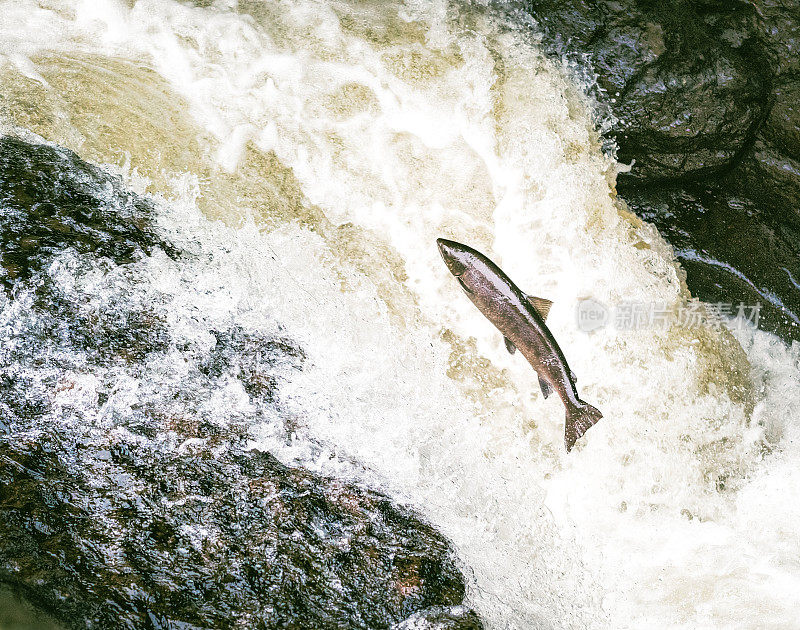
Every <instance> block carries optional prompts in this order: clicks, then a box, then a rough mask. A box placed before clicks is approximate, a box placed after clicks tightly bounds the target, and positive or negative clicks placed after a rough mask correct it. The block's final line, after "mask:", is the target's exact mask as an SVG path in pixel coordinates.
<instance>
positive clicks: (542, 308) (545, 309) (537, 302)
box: [525, 295, 553, 321]
mask: <svg viewBox="0 0 800 630" xmlns="http://www.w3.org/2000/svg"><path fill="white" fill-rule="evenodd" d="M525 297H527V298H528V302H529V303H530V305H531V306H532V307H533V308H534V310H535V311H536V312H537V313H539V315H540V317H541V318H542V321H544V320H546V319H547V315H548V314H549V313H550V307H551V306H553V303H552V302H551V301H550V300H547V299H545V298H540V297H535V296H533V295H527V296H525Z"/></svg>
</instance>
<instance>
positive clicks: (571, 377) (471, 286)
mask: <svg viewBox="0 0 800 630" xmlns="http://www.w3.org/2000/svg"><path fill="white" fill-rule="evenodd" d="M436 244H437V245H438V247H439V253H440V254H441V255H442V259H443V260H444V263H445V265H447V269H448V270H449V271H450V273H451V274H453V275H454V276H455V277H456V280H458V283H459V285H461V288H462V289H463V290H464V292H465V293H466V294H467V297H469V299H470V300H471V301H472V303H473V304H474V305H475V306H477V307H478V310H479V311H480V312H481V313H482V314H483V315H484V317H486V319H488V320H489V321H490V322H491V323H492V324H494V326H495V327H496V328H497V329H498V330H499V331H500V332H501V333H502V335H503V338H504V339H505V345H506V349H507V350H508V351H509V352H510V353H511V354H514V352H515V351H516V350H517V349H519V351H520V353H521V354H522V356H524V357H525V359H527V361H528V363H530V364H531V367H532V368H533V369H534V370H535V371H536V374H537V375H538V377H539V386H540V388H541V390H542V395H543V396H544V397H545V398H547V397H548V396H550V394H552V393H553V391H554V390H555V392H556V393H557V394H558V396H559V398H561V402H562V403H564V408H565V410H566V420H565V423H564V444H565V445H566V448H567V452H569V451H571V450H572V447H573V446H575V442H576V441H577V440H578V439H580V437H581V436H583V434H584V433H586V431H588V430H589V429H590V428H591V427H593V426H594V425H595V424H596V423H597V422H598V421H599V420H600V418H602V417H603V414H602V413H600V411H599V410H598V409H597V408H595V407H593V406H592V405H590V404H589V403H587V402H585V401H583V400H581V398H580V397H579V396H578V390H577V388H576V386H575V382H576V378H575V374H574V373H573V371H572V370H571V369H570V367H569V364H568V363H567V359H566V358H565V357H564V353H563V352H562V351H561V348H560V346H559V345H558V342H556V340H555V338H554V337H553V333H551V332H550V329H549V328H548V327H547V325H546V324H545V319H547V315H548V313H549V311H550V307H551V305H552V302H551V301H550V300H547V299H544V298H539V297H533V296H529V295H526V294H525V293H523V292H522V290H520V288H519V287H517V285H516V284H514V283H513V282H512V281H511V279H510V278H509V277H508V276H507V275H506V274H505V273H504V272H503V270H502V269H500V267H498V266H497V265H496V264H494V263H493V262H492V261H491V260H489V259H488V258H487V257H486V256H484V255H483V254H481V253H480V252H478V251H476V250H474V249H472V248H471V247H469V246H467V245H464V244H462V243H457V242H456V241H451V240H447V239H444V238H439V239H436Z"/></svg>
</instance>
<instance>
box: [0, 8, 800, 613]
mask: <svg viewBox="0 0 800 630" xmlns="http://www.w3.org/2000/svg"><path fill="white" fill-rule="evenodd" d="M0 15H2V21H0V86H1V87H0V116H2V124H3V125H4V126H5V131H6V132H8V133H15V134H21V135H24V136H25V137H27V138H29V139H30V138H38V140H37V141H51V142H55V143H58V144H61V145H63V146H66V147H68V148H71V149H73V150H74V151H76V152H77V153H78V154H79V155H80V156H81V157H83V158H85V159H87V160H90V161H93V162H95V163H97V164H103V165H107V167H108V168H109V169H111V170H112V171H114V172H118V173H120V174H122V175H123V178H124V179H125V181H126V183H127V185H128V186H129V187H130V188H131V189H133V190H136V191H138V192H141V193H147V194H148V195H150V196H151V197H152V198H153V199H154V200H155V202H156V204H157V207H158V212H159V224H160V229H162V230H163V231H164V233H166V234H169V235H170V238H171V239H172V240H173V241H174V242H176V243H177V244H178V245H180V246H181V247H183V248H185V249H187V250H189V251H192V252H193V253H195V254H197V255H196V256H194V257H193V258H191V259H186V260H183V261H181V262H176V261H173V260H170V259H169V258H168V257H165V256H156V255H154V256H152V257H150V258H148V259H147V261H146V269H147V271H146V273H147V274H148V276H147V277H148V278H149V279H150V282H151V289H149V290H144V291H142V292H140V293H137V294H136V295H134V296H132V297H131V299H137V300H145V301H146V300H154V301H156V300H162V301H163V300H167V301H168V302H169V304H170V316H169V325H170V326H171V327H173V329H174V330H177V331H179V332H180V335H182V336H183V337H184V338H186V339H194V340H200V341H202V340H203V339H205V338H207V337H208V336H209V334H210V332H211V331H212V330H214V329H215V327H217V326H219V325H222V324H224V325H228V326H229V325H231V324H235V325H236V326H239V327H241V328H243V329H251V328H255V329H263V328H268V329H269V328H272V329H278V330H280V331H281V332H282V334H284V335H286V336H288V337H289V338H291V339H293V340H295V341H296V342H297V343H299V344H300V345H301V346H302V347H303V348H304V351H305V353H306V354H307V358H308V363H309V367H308V368H307V369H304V370H302V371H298V372H297V373H296V374H294V375H293V376H292V377H291V379H290V380H289V382H288V383H287V384H286V385H285V386H284V387H283V388H282V390H281V392H282V394H281V395H282V402H283V404H284V405H285V406H286V409H287V410H288V413H290V414H292V416H293V417H294V424H295V427H296V431H295V436H294V439H293V441H292V442H291V444H289V445H287V444H286V442H285V440H284V438H283V436H282V434H280V431H278V429H277V426H278V423H277V422H275V421H272V420H271V419H270V418H269V417H268V416H264V415H261V416H259V415H257V414H251V416H248V417H251V418H254V419H253V420H252V426H251V427H250V429H249V430H250V433H251V437H252V442H253V445H255V446H258V447H260V448H263V449H267V450H270V451H272V452H273V453H275V454H276V455H277V456H278V457H280V458H281V459H282V460H283V461H284V462H287V463H295V464H301V465H303V466H305V467H307V468H310V469H314V470H319V471H322V472H324V473H329V474H336V475H342V476H350V477H359V478H361V479H362V480H365V481H367V482H369V483H370V484H371V485H373V486H375V487H378V488H380V489H382V490H383V491H385V492H388V493H389V494H391V495H392V496H394V497H396V498H397V499H398V500H402V501H408V502H410V503H412V504H413V505H415V506H416V507H417V508H418V509H419V510H420V511H421V512H422V513H423V514H424V515H425V516H426V518H427V519H428V520H429V521H430V522H431V523H433V524H434V525H435V526H436V527H437V528H438V529H439V530H440V531H441V532H443V533H444V534H445V535H446V536H447V537H448V538H449V539H451V540H452V541H453V543H454V545H455V547H456V549H457V551H458V554H459V557H460V561H461V562H462V564H463V567H464V568H465V571H466V574H467V576H468V602H469V604H470V605H472V606H473V607H474V608H475V610H476V611H477V612H478V613H479V614H480V616H481V617H482V619H483V620H484V622H485V624H486V625H487V627H489V628H534V627H541V628H584V627H598V628H643V627H660V628H667V627H670V628H730V627H737V628H741V627H748V628H756V627H758V628H787V627H791V626H792V625H793V624H794V623H796V620H797V619H798V618H800V565H799V564H798V560H797V550H798V545H799V544H800V466H798V464H799V463H800V461H799V460H800V451H799V450H798V446H797V445H798V443H800V442H798V438H800V434H798V414H800V378H798V364H799V363H800V348H798V347H797V346H794V347H787V346H786V345H784V344H783V343H782V342H781V341H780V340H779V339H777V338H776V337H773V336H770V335H767V334H765V333H762V332H758V331H755V330H753V329H751V328H749V327H747V326H738V327H736V329H735V331H733V332H731V331H729V330H728V329H726V328H724V327H723V328H722V329H718V328H716V327H714V326H713V325H711V324H703V325H701V326H695V327H692V328H686V327H680V326H677V325H674V326H671V327H668V328H664V329H659V328H647V329H644V330H637V331H627V330H618V329H616V328H615V327H613V326H609V327H606V328H603V329H600V330H597V331H595V332H593V333H592V334H587V333H585V332H582V331H581V330H579V328H578V326H577V324H576V317H575V306H576V304H577V303H578V301H579V300H580V299H583V298H594V299H596V300H598V301H601V302H603V303H606V304H614V303H617V302H620V301H624V300H638V301H641V302H658V303H663V304H664V305H666V306H667V307H668V308H670V309H677V308H678V307H679V306H681V305H683V304H685V303H686V300H687V299H688V298H689V296H688V293H687V291H686V288H685V284H684V282H683V277H682V271H681V270H680V268H679V267H678V266H677V264H676V263H675V260H674V256H673V254H672V252H671V250H670V248H669V247H668V246H667V245H666V244H665V243H664V242H663V241H662V240H661V238H660V237H659V236H658V235H657V233H656V231H655V230H654V229H653V228H652V227H651V226H649V225H647V224H642V223H641V222H640V221H638V220H637V219H636V218H635V217H633V216H632V215H631V214H630V213H629V212H628V211H627V210H626V209H625V208H624V206H623V204H622V203H621V202H620V201H619V200H617V199H616V197H615V190H614V182H615V176H616V173H617V169H618V168H619V166H618V165H617V164H616V163H615V162H614V161H613V159H611V158H609V157H608V156H606V155H604V154H603V152H602V150H601V149H602V147H601V139H600V137H599V135H598V131H597V124H598V122H597V120H596V119H595V118H594V117H593V116H592V103H591V102H589V101H588V100H587V99H586V98H585V97H584V95H583V91H582V89H581V86H579V85H576V84H575V82H574V81H573V79H572V78H571V77H572V76H573V75H572V74H571V73H570V72H569V71H568V69H567V68H564V67H560V66H559V65H558V64H555V63H553V62H552V61H550V60H547V59H546V58H545V57H543V55H542V54H541V53H540V52H539V50H538V49H537V46H536V41H535V39H533V38H532V36H531V34H530V33H531V32H533V31H531V30H530V29H529V28H528V27H525V28H522V27H519V28H518V27H515V25H514V19H513V18H514V16H513V15H511V16H508V15H503V14H501V13H500V12H498V11H495V10H490V9H489V8H487V7H485V6H484V5H482V4H466V5H463V4H457V3H445V2H422V1H421V0H419V1H414V0H412V1H409V2H406V3H402V4H399V3H394V2H374V1H371V2H352V3H348V2H340V1H334V0H331V1H325V2H311V1H307V2H306V1H291V0H287V1H286V2H256V1H240V2H238V3H237V2H235V1H234V0H228V1H220V2H213V3H212V2H200V1H198V2H194V3H179V2H174V1H171V0H140V1H138V2H129V3H125V2H114V1H111V0H94V1H89V0H85V1H83V2H81V1H78V0H74V1H68V0H42V1H41V2H39V3H36V2H32V1H30V0H9V1H6V2H0ZM32 134H36V136H33V135H32ZM438 236H447V237H451V238H454V239H455V240H459V241H464V242H468V243H470V244H472V245H474V246H475V247H477V248H478V249H481V250H483V251H485V252H487V253H489V254H490V255H491V256H492V257H493V258H494V259H495V260H496V261H497V262H498V263H500V264H501V265H502V266H503V267H504V268H505V269H506V270H507V271H508V272H509V274H510V275H511V277H513V278H514V279H515V281H517V282H518V284H519V285H520V286H521V287H522V288H523V289H524V290H528V291H530V292H531V293H534V294H536V295H541V296H544V297H548V298H550V299H552V300H554V302H555V304H554V306H553V309H552V311H551V315H550V317H549V319H548V323H549V325H550V327H551V329H552V330H553V332H554V334H555V336H556V337H557V338H558V339H559V340H560V343H561V345H562V348H563V349H564V351H565V354H566V355H567V357H568V358H569V360H570V363H571V365H572V367H573V370H574V371H575V372H576V374H577V375H578V385H579V389H580V391H581V393H582V397H583V398H584V399H585V400H587V401H589V402H591V403H593V404H595V405H596V406H598V407H599V408H600V409H601V410H602V411H603V413H604V419H603V420H602V421H601V423H600V424H598V425H597V426H596V427H594V428H593V429H592V430H591V431H590V432H589V433H588V434H587V438H586V439H585V440H581V441H580V442H579V443H578V446H577V447H576V448H575V450H574V451H573V452H572V453H570V454H569V455H567V454H565V453H564V449H563V420H564V414H563V407H562V406H561V404H560V403H559V401H558V400H556V399H554V398H551V399H549V400H548V401H544V400H543V398H542V396H541V395H540V393H539V392H538V387H537V385H536V379H535V376H534V375H533V374H532V372H531V369H530V367H529V366H528V365H527V364H526V363H525V362H524V360H522V359H521V358H520V357H519V356H518V355H516V356H510V355H508V354H507V353H506V351H505V349H504V348H503V344H502V340H501V338H500V336H499V334H498V333H497V332H496V331H495V330H494V329H492V327H491V326H490V325H489V324H488V323H487V322H486V321H485V320H484V319H483V318H482V316H481V315H480V314H479V313H478V312H477V311H476V310H475V309H474V307H473V306H472V305H471V304H470V303H469V301H468V300H466V299H465V298H464V297H463V296H462V295H461V294H460V291H459V289H458V286H457V284H456V283H455V282H453V280H452V277H450V275H449V273H448V272H447V270H446V268H445V267H444V265H443V264H442V263H441V261H440V260H439V258H438V252H437V250H436V246H435V238H436V237H438ZM53 273H59V274H61V278H62V282H63V283H65V286H66V285H69V287H70V290H73V291H85V292H86V294H87V296H89V299H91V300H100V301H102V300H108V301H109V305H108V308H109V309H113V308H114V304H113V301H114V300H118V299H119V295H118V292H115V291H114V290H113V287H111V286H105V285H104V282H103V281H100V280H98V279H97V278H96V277H94V276H91V275H90V276H89V277H82V278H79V279H77V280H76V278H75V277H73V276H74V274H75V273H77V272H75V270H74V269H71V268H70V266H69V264H68V261H67V262H65V263H64V264H63V265H62V267H60V268H59V269H58V270H56V271H54V272H53ZM109 282H110V281H109ZM164 296H167V297H164ZM158 308H159V309H163V305H158ZM200 314H202V315H200ZM221 323H222V324H221ZM198 344H199V347H202V345H203V344H202V343H200V342H198ZM178 360H179V357H178V358H175V361H176V362H177V361H178ZM180 374H181V372H180V366H179V365H177V363H176V364H170V363H169V361H167V360H165V362H164V363H163V364H161V365H159V366H158V369H157V370H154V371H152V372H145V373H142V374H139V376H138V378H139V379H140V382H137V383H129V387H128V391H127V392H122V393H121V394H120V396H129V397H130V396H134V395H135V392H136V391H137V390H138V391H150V392H152V391H156V390H158V389H159V388H171V387H180V386H181V377H180ZM95 381H96V379H95ZM95 381H93V380H92V379H91V378H82V380H80V381H76V386H75V387H74V388H70V390H69V393H66V392H62V393H61V394H58V395H62V396H63V397H64V401H63V404H64V405H68V406H73V407H74V406H80V405H91V404H95V403H96V394H95V393H93V391H94V389H95V388H96V387H97V382H95ZM67 398H68V400H67ZM120 404H122V403H120ZM241 404H244V403H242V401H241V398H240V397H237V392H236V391H230V390H229V389H228V390H226V389H224V388H221V389H220V391H218V392H205V393H204V398H203V405H205V407H204V408H205V409H206V412H207V413H208V414H210V415H211V416H212V417H214V418H215V419H216V420H215V421H219V422H224V418H225V416H226V413H227V410H228V409H230V408H231V406H234V407H235V406H236V405H241ZM312 444H314V445H318V444H324V445H325V449H323V451H322V452H320V450H319V448H317V447H316V446H315V447H313V448H312V446H311V445H312ZM354 462H356V463H357V465H356V464H354Z"/></svg>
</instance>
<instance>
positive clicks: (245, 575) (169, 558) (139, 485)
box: [0, 436, 480, 629]
mask: <svg viewBox="0 0 800 630" xmlns="http://www.w3.org/2000/svg"><path fill="white" fill-rule="evenodd" d="M83 446H84V448H83V449H82V452H81V458H82V459H83V460H84V461H86V462H87V463H88V462H89V461H92V462H93V464H92V466H91V468H89V467H87V468H84V469H83V470H81V469H79V468H77V467H75V465H74V464H72V463H68V462H69V459H71V458H73V457H74V455H71V454H70V453H69V452H68V451H66V450H65V449H63V447H62V445H61V444H59V440H58V439H57V438H54V437H44V436H43V438H40V439H39V440H37V441H29V440H20V439H19V437H18V436H17V437H15V438H11V437H8V436H6V437H4V438H0V512H1V513H2V518H0V540H2V543H0V581H3V582H6V583H8V584H11V585H12V586H13V587H14V588H15V589H17V590H19V591H20V592H21V593H23V594H24V595H25V596H26V597H27V598H28V599H30V600H31V601H34V602H36V603H38V605H40V606H41V607H42V608H44V609H45V610H48V611H51V613H52V614H53V615H54V616H57V617H58V618H59V619H60V620H61V621H62V622H64V623H66V624H68V625H70V626H71V627H76V628H85V627H91V628H132V629H138V628H147V627H185V628H310V627H313V628H341V627H347V628H386V627H389V626H391V625H392V624H393V623H396V622H399V621H401V620H403V619H405V618H406V617H408V616H409V615H412V614H414V613H415V611H418V610H420V609H426V608H429V607H431V606H450V605H455V604H458V603H460V602H461V601H462V600H463V597H464V583H463V580H462V578H461V576H460V574H459V572H458V570H457V568H456V566H455V564H454V562H453V559H452V557H451V550H450V548H449V546H448V544H447V542H446V541H445V540H444V539H443V538H442V537H441V536H440V535H439V534H437V533H436V532H435V531H434V530H433V529H432V528H430V527H429V526H427V525H425V524H423V523H422V522H421V521H420V520H419V519H418V518H417V517H415V516H414V515H413V514H412V513H410V512H409V511H407V510H404V509H401V508H398V507H397V506H395V505H393V504H392V503H391V501H389V500H388V499H387V498H386V497H384V496H382V495H380V494H377V493H375V492H371V491H369V490H366V489H364V488H360V487H358V486H355V485H351V484H347V483H343V482H341V481H338V480H335V479H329V478H324V477H319V476H316V475H312V474H310V473H308V472H305V471H302V470H299V469H296V468H288V467H286V466H283V465H282V464H280V463H279V462H278V461H277V460H276V459H275V458H274V457H272V456H271V455H269V454H268V453H258V452H255V451H236V450H233V449H232V450H230V451H228V452H226V453H225V454H224V455H222V456H216V457H215V456H214V455H212V454H211V453H208V452H204V453H203V452H200V453H194V454H191V455H178V454H176V453H164V452H160V451H159V450H156V449H153V448H150V447H147V446H141V445H140V444H137V443H136V442H135V441H133V440H131V441H125V440H116V441H115V442H114V443H113V444H111V445H106V444H102V445H98V446H92V445H89V444H84V445H83ZM450 617H452V619H453V620H454V621H452V623H451V625H441V624H440V625H432V626H430V627H437V628H438V627H441V628H451V627H452V628H478V627H480V626H479V625H475V624H476V623H477V622H475V623H473V625H464V624H463V623H462V624H461V625H453V624H455V620H458V619H460V618H462V617H464V615H461V616H455V615H450ZM445 618H446V616H445V615H444V613H442V615H439V619H442V620H444V619H445ZM448 622H449V617H448ZM441 623H444V621H442V622H441ZM402 627H415V626H402Z"/></svg>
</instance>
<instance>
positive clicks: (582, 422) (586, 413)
mask: <svg viewBox="0 0 800 630" xmlns="http://www.w3.org/2000/svg"><path fill="white" fill-rule="evenodd" d="M580 403H581V404H580V405H578V406H575V405H571V406H569V407H567V420H566V422H565V423H564V444H566V446H567V452H569V451H571V450H572V447H573V446H575V442H576V441H577V440H578V439H579V438H580V437H581V436H582V435H583V434H584V433H586V432H587V431H588V430H589V429H591V428H592V427H593V426H594V425H595V424H597V421H598V420H600V418H602V417H603V414H602V413H600V410H599V409H595V408H594V407H592V406H591V405H590V404H589V403H585V402H583V401H580Z"/></svg>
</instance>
